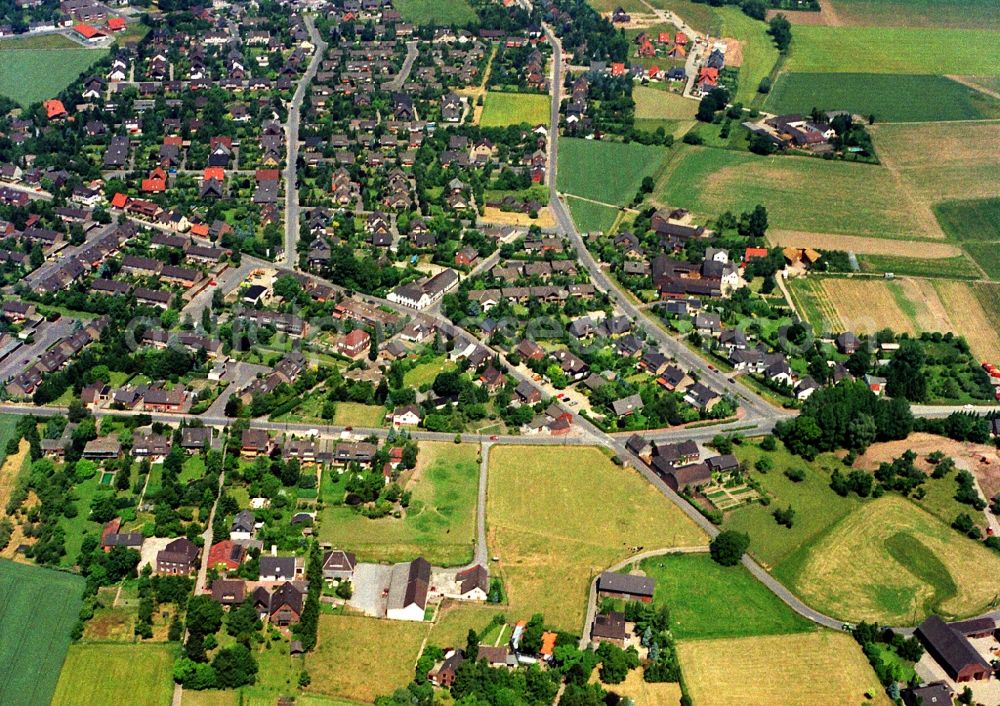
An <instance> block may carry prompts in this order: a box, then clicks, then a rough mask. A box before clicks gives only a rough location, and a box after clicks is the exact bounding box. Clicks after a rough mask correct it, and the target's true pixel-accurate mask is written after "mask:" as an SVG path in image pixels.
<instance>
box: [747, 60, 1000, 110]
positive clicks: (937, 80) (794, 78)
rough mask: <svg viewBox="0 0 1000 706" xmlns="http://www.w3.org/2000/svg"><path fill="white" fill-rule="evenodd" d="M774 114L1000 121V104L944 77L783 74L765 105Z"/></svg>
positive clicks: (870, 74) (867, 74)
mask: <svg viewBox="0 0 1000 706" xmlns="http://www.w3.org/2000/svg"><path fill="white" fill-rule="evenodd" d="M764 107H765V109H767V110H769V111H772V112H775V113H808V112H809V111H810V110H812V109H813V108H819V109H820V110H831V109H836V110H850V111H852V112H854V113H859V114H861V115H874V116H875V118H876V119H877V120H878V121H880V122H882V121H888V122H921V121H934V120H973V119H976V118H986V117H996V116H997V115H998V114H1000V103H998V102H997V101H996V100H994V99H992V98H988V97H987V96H985V95H984V94H982V93H978V92H976V91H974V90H972V89H971V88H969V87H968V86H964V85H962V84H961V83H959V82H957V81H953V80H951V79H949V78H945V77H944V76H929V75H921V74H916V75H913V74H911V75H902V74H873V73H837V74H831V73H798V72H795V73H784V74H781V75H780V76H779V77H778V80H777V81H776V82H775V85H774V87H773V88H772V90H771V93H770V94H769V95H768V97H767V99H766V100H765V101H764Z"/></svg>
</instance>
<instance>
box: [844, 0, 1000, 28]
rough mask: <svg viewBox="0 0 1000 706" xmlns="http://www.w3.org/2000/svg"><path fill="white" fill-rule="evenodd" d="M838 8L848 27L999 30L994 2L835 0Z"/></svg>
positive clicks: (966, 0)
mask: <svg viewBox="0 0 1000 706" xmlns="http://www.w3.org/2000/svg"><path fill="white" fill-rule="evenodd" d="M835 5H836V8H837V17H838V18H839V19H840V21H841V22H842V23H843V24H846V25H855V26H862V27H970V28H976V29H1000V11H998V10H997V5H996V3H995V2H993V0H836V3H835Z"/></svg>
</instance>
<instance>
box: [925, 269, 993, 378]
mask: <svg viewBox="0 0 1000 706" xmlns="http://www.w3.org/2000/svg"><path fill="white" fill-rule="evenodd" d="M933 284H934V288H935V289H936V290H937V294H938V296H939V297H940V299H941V302H942V304H943V306H944V310H945V311H946V312H948V318H949V319H950V320H951V324H952V328H951V330H952V331H954V332H955V333H957V334H959V335H961V336H964V337H965V340H966V341H968V343H969V348H971V349H972V354H973V355H974V356H975V357H976V358H978V359H979V360H988V361H993V360H996V359H997V356H998V355H1000V328H998V327H997V325H996V321H995V320H993V319H992V318H991V316H990V314H989V313H988V312H987V311H986V310H985V309H983V306H982V304H981V303H980V299H979V298H978V297H977V296H976V290H975V289H974V287H975V286H976V285H970V284H968V283H966V282H950V281H947V280H937V281H935V282H934V283H933ZM995 305H996V301H995V300H994V306H995Z"/></svg>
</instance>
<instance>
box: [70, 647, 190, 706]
mask: <svg viewBox="0 0 1000 706" xmlns="http://www.w3.org/2000/svg"><path fill="white" fill-rule="evenodd" d="M173 661H174V650H173V649H172V648H171V647H168V646H165V645H113V644H90V645H73V646H72V647H70V650H69V654H68V655H67V657H66V665H65V666H64V667H63V671H62V675H61V676H60V677H59V686H58V688H57V689H56V694H55V698H54V699H53V700H52V703H53V706H105V705H106V704H130V705H131V706H163V705H164V704H168V703H170V695H171V693H172V692H173V688H174V683H173V679H172V678H171V667H172V666H173Z"/></svg>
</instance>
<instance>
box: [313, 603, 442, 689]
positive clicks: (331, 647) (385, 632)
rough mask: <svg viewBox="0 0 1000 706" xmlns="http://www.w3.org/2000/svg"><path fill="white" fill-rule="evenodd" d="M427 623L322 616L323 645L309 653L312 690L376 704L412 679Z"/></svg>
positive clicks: (320, 627) (320, 643)
mask: <svg viewBox="0 0 1000 706" xmlns="http://www.w3.org/2000/svg"><path fill="white" fill-rule="evenodd" d="M427 629H428V628H427V625H425V624H423V623H411V622H406V621H402V620H376V619H374V618H361V617H353V616H346V615H321V616H320V618H319V644H318V646H317V648H316V651H315V652H311V653H309V655H307V657H306V668H307V669H308V670H309V674H310V675H311V676H312V684H310V686H309V688H308V689H307V691H309V692H315V693H318V694H322V695H327V696H340V697H343V698H347V699H353V700H357V701H365V702H368V703H371V702H373V701H374V700H375V697H376V696H384V695H385V694H389V693H392V691H394V690H395V689H397V688H399V687H401V686H405V685H406V684H407V683H408V682H409V681H410V680H411V679H413V664H414V662H415V661H416V659H417V654H418V652H419V651H420V644H421V642H423V639H424V637H425V636H426V635H427Z"/></svg>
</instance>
